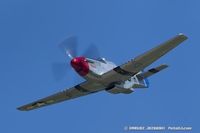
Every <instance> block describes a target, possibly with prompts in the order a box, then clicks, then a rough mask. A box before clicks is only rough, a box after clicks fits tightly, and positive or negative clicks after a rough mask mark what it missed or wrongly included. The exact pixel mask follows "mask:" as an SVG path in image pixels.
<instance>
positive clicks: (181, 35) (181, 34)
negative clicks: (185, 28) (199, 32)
mask: <svg viewBox="0 0 200 133" xmlns="http://www.w3.org/2000/svg"><path fill="white" fill-rule="evenodd" d="M178 36H180V37H181V38H183V39H184V40H186V39H188V37H187V36H186V35H184V34H183V33H179V34H178Z"/></svg>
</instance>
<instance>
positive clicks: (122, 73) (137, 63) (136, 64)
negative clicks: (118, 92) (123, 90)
mask: <svg viewBox="0 0 200 133" xmlns="http://www.w3.org/2000/svg"><path fill="white" fill-rule="evenodd" d="M186 39H187V37H186V36H185V35H183V34H179V35H177V36H175V37H173V38H172V39H170V40H168V41H166V42H164V43H162V44H160V45H158V46H157V47H155V48H153V49H151V50H149V51H147V52H145V53H143V54H142V55H140V56H137V57H136V58H135V59H132V60H130V61H128V62H127V63H125V64H123V65H121V66H118V67H116V68H114V69H113V70H111V71H109V72H107V73H105V74H103V75H102V76H101V80H102V83H103V84H104V85H109V84H110V83H116V82H121V81H125V80H128V79H130V77H132V76H133V75H135V74H137V73H138V72H139V71H141V70H143V69H144V68H146V67H147V66H149V65H150V64H152V63H153V62H154V61H156V60H158V59H159V58H160V57H162V56H163V55H165V54H166V53H167V52H169V51H170V50H172V49H173V48H175V47H176V46H178V45H179V44H180V43H182V42H183V41H184V40H186Z"/></svg>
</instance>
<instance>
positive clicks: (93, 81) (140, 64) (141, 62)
mask: <svg viewBox="0 0 200 133" xmlns="http://www.w3.org/2000/svg"><path fill="white" fill-rule="evenodd" d="M186 39H187V37H186V36H185V35H183V34H178V35H177V36H175V37H173V38H171V39H169V40H168V41H166V42H164V43H162V44H160V45H158V46H157V47H155V48H153V49H151V50H149V51H147V52H145V53H143V54H141V55H139V56H137V57H135V58H134V59H131V60H130V61H128V62H126V63H124V64H122V65H120V66H117V65H115V64H114V63H113V62H110V61H108V60H106V59H105V58H97V59H94V58H87V57H84V56H77V55H76V54H75V53H76V52H75V50H73V49H69V48H68V46H67V45H65V43H63V44H62V45H61V47H62V48H63V49H64V50H65V52H66V54H67V55H68V56H69V57H70V59H71V62H70V64H71V66H72V67H73V69H74V70H75V71H76V72H77V73H78V74H79V75H80V76H82V77H83V78H84V79H85V81H84V82H82V83H80V84H78V85H76V86H74V87H71V88H69V89H65V90H64V91H62V92H58V93H56V94H53V95H51V96H48V97H45V98H42V99H40V100H37V101H35V102H32V103H29V104H27V105H24V106H21V107H19V108H18V109H19V110H21V111H29V110H33V109H36V108H40V107H43V106H47V105H51V104H55V103H58V102H62V101H65V100H70V99H73V98H77V97H80V96H85V95H88V94H92V93H96V92H99V91H102V90H105V91H107V92H109V93H112V94H119V93H123V94H130V93H132V92H133V91H134V90H135V89H137V88H148V86H149V83H148V80H147V78H148V77H150V76H151V75H153V74H155V73H157V72H159V71H161V70H163V69H165V68H167V67H168V65H165V64H162V65H160V66H158V67H155V68H152V69H149V70H147V71H144V69H145V68H146V67H147V66H149V65H150V64H152V63H153V62H154V61H156V60H157V59H159V58H160V57H161V56H163V55H165V54H166V53H167V52H169V51H170V50H172V49H173V48H175V47H176V46H178V45H179V44H180V43H182V42H183V41H184V40H186Z"/></svg>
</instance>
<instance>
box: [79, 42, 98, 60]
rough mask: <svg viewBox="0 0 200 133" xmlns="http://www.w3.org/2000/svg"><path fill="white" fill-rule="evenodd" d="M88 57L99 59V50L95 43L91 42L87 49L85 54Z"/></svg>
mask: <svg viewBox="0 0 200 133" xmlns="http://www.w3.org/2000/svg"><path fill="white" fill-rule="evenodd" d="M83 55H84V56H85V57H87V58H92V59H97V58H99V57H100V53H99V50H98V48H97V46H96V45H94V44H93V43H92V44H90V46H89V47H88V48H87V49H86V51H85V52H84V54H83Z"/></svg>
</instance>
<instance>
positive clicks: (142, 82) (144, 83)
mask: <svg viewBox="0 0 200 133" xmlns="http://www.w3.org/2000/svg"><path fill="white" fill-rule="evenodd" d="M167 67H168V65H166V64H162V65H160V66H158V67H155V68H152V69H149V70H148V71H145V72H140V73H139V74H137V75H136V79H137V80H138V84H135V85H134V86H133V88H148V87H149V81H148V79H147V78H148V77H150V76H152V75H154V74H156V73H157V72H160V71H161V70H163V69H165V68H167Z"/></svg>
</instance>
